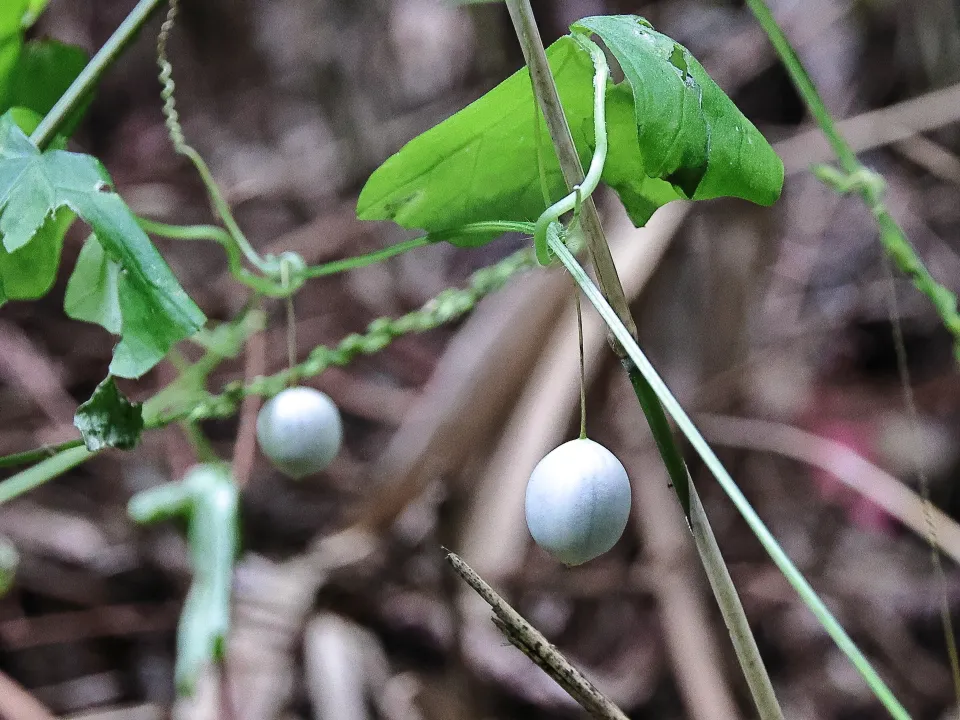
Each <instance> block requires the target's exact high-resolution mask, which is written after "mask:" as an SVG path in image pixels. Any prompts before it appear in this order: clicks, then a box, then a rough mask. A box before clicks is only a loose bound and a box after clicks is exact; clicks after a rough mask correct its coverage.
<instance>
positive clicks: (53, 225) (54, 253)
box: [0, 208, 74, 303]
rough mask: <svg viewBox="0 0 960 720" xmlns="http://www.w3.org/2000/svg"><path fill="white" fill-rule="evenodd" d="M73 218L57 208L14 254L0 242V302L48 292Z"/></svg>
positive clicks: (65, 209)
mask: <svg viewBox="0 0 960 720" xmlns="http://www.w3.org/2000/svg"><path fill="white" fill-rule="evenodd" d="M73 219H74V214H73V213H72V212H70V210H69V209H67V208H60V209H59V210H57V212H56V213H54V214H53V215H48V216H47V218H46V220H45V221H44V223H43V225H41V226H40V229H39V230H38V231H37V233H36V234H35V235H34V237H33V241H32V242H31V243H30V244H29V245H26V246H25V247H21V248H20V249H19V250H17V251H16V252H13V253H10V252H7V250H6V248H5V247H3V246H2V245H0V303H2V302H3V301H5V300H36V299H37V298H40V297H43V296H44V295H46V294H47V292H48V291H49V290H50V288H51V287H53V282H54V280H56V278H57V268H58V267H59V266H60V250H61V249H62V248H63V237H64V235H65V234H66V232H67V229H68V228H69V227H70V225H71V223H72V222H73Z"/></svg>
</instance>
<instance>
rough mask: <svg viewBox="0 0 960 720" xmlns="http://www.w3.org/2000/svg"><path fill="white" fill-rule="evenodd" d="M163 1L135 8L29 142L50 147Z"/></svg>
mask: <svg viewBox="0 0 960 720" xmlns="http://www.w3.org/2000/svg"><path fill="white" fill-rule="evenodd" d="M164 2H166V0H140V2H138V3H137V5H136V7H134V8H133V10H132V11H131V12H130V14H129V15H127V17H126V18H125V19H124V21H123V22H122V23H120V26H119V27H118V28H117V29H116V30H115V31H114V33H113V35H111V36H110V39H109V40H107V42H106V43H104V45H103V47H101V48H100V50H99V52H97V54H96V55H94V56H93V58H92V59H91V60H90V62H89V63H87V66H86V67H85V68H84V69H83V70H82V71H81V72H80V74H79V75H78V76H77V79H76V80H74V81H73V82H72V83H71V84H70V87H69V88H67V91H66V92H65V93H64V94H63V95H62V96H61V97H60V99H59V100H57V103H56V104H55V105H54V106H53V107H52V108H51V109H50V112H48V113H47V114H46V116H45V117H44V118H43V120H41V121H40V124H39V125H38V126H37V129H36V130H34V131H33V134H32V135H30V139H31V140H32V141H33V142H34V144H36V146H37V147H39V148H40V149H41V150H42V149H43V148H44V147H46V146H47V145H49V144H50V141H51V140H53V137H54V135H56V133H57V129H58V128H59V127H60V126H61V125H62V124H63V122H64V120H66V118H67V116H68V115H70V113H72V112H73V111H74V110H75V109H76V108H77V107H78V106H79V105H80V104H81V103H82V102H83V101H84V100H85V99H86V98H87V96H88V95H89V94H90V93H91V92H93V89H94V87H96V85H97V83H98V82H99V81H100V77H101V76H102V75H103V73H104V72H106V70H107V68H109V67H110V65H112V64H113V62H114V61H115V60H116V59H117V58H118V57H119V56H120V53H122V52H123V50H124V49H125V48H126V47H127V45H128V44H129V43H130V41H131V40H133V38H134V37H136V35H137V32H138V31H139V30H140V28H141V27H143V25H144V23H146V22H147V20H149V19H150V16H151V15H152V14H153V13H154V11H155V10H156V9H157V8H159V7H160V6H161V5H163V3H164Z"/></svg>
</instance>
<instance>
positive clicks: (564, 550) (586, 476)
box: [526, 439, 631, 565]
mask: <svg viewBox="0 0 960 720" xmlns="http://www.w3.org/2000/svg"><path fill="white" fill-rule="evenodd" d="M630 498H631V492H630V480H629V478H627V471H626V470H624V468H623V465H622V464H621V463H620V461H619V460H617V458H616V456H615V455H614V454H613V453H612V452H610V451H609V450H607V449H606V448H605V447H603V445H600V444H599V443H596V442H594V441H593V440H587V439H579V440H571V441H570V442H567V443H564V444H563V445H561V446H560V447H558V448H556V449H555V450H552V451H551V452H549V453H548V454H547V455H546V457H544V458H543V460H541V461H540V462H539V463H538V464H537V466H536V467H535V468H534V469H533V473H532V474H531V475H530V481H529V482H528V483H527V498H526V514H527V527H528V528H530V534H531V535H533V539H534V540H535V541H536V542H537V545H539V546H540V547H542V548H543V549H544V550H546V551H547V552H548V553H550V554H551V555H553V556H554V557H555V558H556V559H557V560H559V561H560V562H562V563H564V564H566V565H580V564H581V563H585V562H587V561H588V560H592V559H593V558H595V557H597V556H598V555H602V554H603V553H605V552H606V551H607V550H609V549H610V548H612V547H613V546H614V545H615V544H616V542H617V540H619V539H620V536H621V535H622V534H623V530H624V528H625V527H626V526H627V520H628V519H629V517H630Z"/></svg>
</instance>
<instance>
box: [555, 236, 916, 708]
mask: <svg viewBox="0 0 960 720" xmlns="http://www.w3.org/2000/svg"><path fill="white" fill-rule="evenodd" d="M550 247H551V249H552V250H553V251H554V253H555V254H556V255H557V257H559V258H560V261H561V262H562V263H563V264H564V266H565V267H566V268H567V270H568V271H569V272H570V274H571V275H572V276H573V278H574V280H576V282H577V284H578V285H579V286H580V287H581V289H582V290H583V293H584V295H586V296H587V299H588V300H589V301H590V302H591V303H593V305H594V307H595V308H596V309H597V312H599V313H600V316H601V317H602V318H603V320H604V322H605V323H606V324H607V326H608V327H609V328H610V330H611V331H612V332H613V334H614V335H615V336H616V338H617V340H619V341H620V343H621V344H622V345H623V347H624V349H625V350H626V352H627V354H628V356H629V358H630V360H631V361H632V362H633V363H634V364H635V365H636V367H637V369H638V370H639V372H640V373H642V375H643V377H644V379H645V380H646V382H647V383H648V384H649V385H650V388H651V389H652V391H653V393H654V394H655V395H656V398H657V399H658V400H659V402H660V403H661V404H662V405H663V407H665V408H666V410H667V412H669V413H670V416H671V417H672V418H673V420H674V422H676V424H677V426H678V427H679V428H680V430H681V431H682V432H683V434H684V435H685V436H686V437H687V439H688V440H689V441H690V444H691V445H692V446H693V448H694V449H695V450H696V451H697V454H698V455H700V457H701V458H702V459H703V462H704V463H705V464H706V466H707V467H708V468H709V469H710V472H711V473H713V475H714V477H715V478H716V479H717V482H718V483H719V484H720V486H721V487H722V488H723V490H724V492H726V493H727V495H728V496H729V498H730V499H731V501H732V502H733V504H734V505H735V506H736V508H737V510H739V512H740V514H741V515H742V516H743V518H744V520H746V522H747V525H749V526H750V529H751V530H752V531H753V533H754V534H755V535H756V536H757V538H758V539H759V540H760V543H761V544H762V545H763V547H764V549H765V550H766V551H767V554H768V555H770V558H771V559H772V560H773V562H774V563H775V564H776V565H777V567H778V568H779V569H780V571H781V572H782V573H783V575H784V577H786V578H787V580H788V581H789V582H790V584H791V585H792V586H793V588H794V589H795V590H796V591H797V593H798V594H799V595H800V598H801V599H802V600H803V602H804V603H805V604H806V605H807V607H809V608H810V610H811V611H812V612H813V614H814V615H815V616H816V618H817V620H818V621H819V622H820V624H821V625H822V626H823V627H824V629H825V630H826V631H827V633H828V634H829V635H830V637H831V638H833V640H834V642H836V644H837V646H838V647H839V648H840V649H841V650H842V651H843V653H844V654H846V656H847V657H848V658H849V659H850V661H851V662H852V663H853V665H854V666H855V667H856V668H857V670H858V671H859V672H860V674H861V675H862V676H863V678H864V680H866V682H867V684H868V685H869V686H870V688H871V689H872V690H873V692H874V694H875V695H876V696H877V698H878V699H879V700H880V701H881V702H882V703H883V705H884V707H886V708H887V710H888V711H889V712H890V714H891V715H892V716H893V717H895V718H897V720H909V718H910V715H909V713H907V711H906V709H905V708H904V707H903V706H902V705H901V704H900V702H899V701H898V700H897V699H896V697H895V696H894V695H893V693H892V692H891V691H890V689H889V688H888V687H887V685H886V683H884V682H883V680H882V679H881V678H880V676H879V675H878V674H877V672H876V670H874V669H873V666H871V665H870V662H869V661H868V660H867V658H866V657H865V656H864V655H863V653H862V652H860V649H859V648H858V647H857V646H856V644H855V643H854V642H853V640H851V639H850V636H849V635H847V633H846V631H845V630H844V629H843V627H842V626H841V625H840V623H839V622H838V621H837V619H836V618H835V617H834V616H833V614H832V613H831V612H830V610H829V609H828V608H827V606H826V605H825V604H824V603H823V601H822V600H821V599H820V597H819V596H818V595H817V593H816V592H815V591H814V589H813V588H812V587H811V586H810V584H809V583H808V582H807V581H806V579H805V578H804V577H803V575H802V574H801V573H800V571H799V570H797V568H796V566H795V565H794V564H793V563H792V562H791V560H790V558H789V557H787V554H786V553H785V552H784V551H783V549H782V548H781V547H780V545H779V543H777V541H776V539H775V538H774V537H773V535H772V534H771V533H770V531H769V530H768V529H767V527H766V525H764V523H763V521H762V520H761V519H760V517H759V516H758V515H757V513H756V512H755V511H754V509H753V508H752V507H751V505H750V502H749V501H748V500H747V499H746V497H745V496H744V495H743V493H742V492H741V490H740V488H739V487H737V484H736V483H735V482H734V481H733V478H732V477H731V476H730V474H729V473H728V472H727V470H726V468H724V467H723V464H722V463H721V462H720V459H719V458H718V457H717V456H716V454H715V453H714V452H713V450H712V449H711V448H710V446H709V445H708V444H707V441H706V440H704V438H703V435H701V434H700V431H699V430H697V428H696V426H695V425H694V424H693V421H692V420H691V419H690V417H689V416H688V415H687V413H686V412H685V411H684V410H683V408H682V407H681V406H680V403H679V402H677V400H676V398H675V397H674V396H673V393H671V392H670V389H669V388H668V387H667V385H666V383H664V382H663V380H662V379H661V377H660V376H659V375H658V374H657V371H656V370H655V369H654V368H653V365H651V364H650V361H649V360H648V359H647V357H646V356H645V355H644V354H643V352H642V351H641V350H640V347H639V346H638V345H637V343H636V342H635V341H634V339H633V337H631V335H630V332H629V331H628V330H627V328H626V327H624V325H623V323H622V322H620V319H619V318H618V317H617V314H616V313H615V312H614V311H613V308H611V307H610V305H609V304H608V303H607V301H606V300H605V299H604V298H603V295H602V294H601V293H600V291H599V290H598V289H597V287H596V286H595V285H594V284H593V282H592V281H591V280H590V278H589V277H587V274H586V272H585V271H584V270H583V268H582V267H580V264H579V263H578V262H577V260H576V258H574V257H573V255H572V254H570V251H569V250H567V248H566V247H565V246H564V245H563V243H562V242H560V240H559V238H557V237H556V236H551V238H550Z"/></svg>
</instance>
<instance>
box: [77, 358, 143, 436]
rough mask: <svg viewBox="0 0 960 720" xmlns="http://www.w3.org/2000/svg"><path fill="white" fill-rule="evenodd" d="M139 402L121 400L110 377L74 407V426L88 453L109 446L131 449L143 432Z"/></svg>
mask: <svg viewBox="0 0 960 720" xmlns="http://www.w3.org/2000/svg"><path fill="white" fill-rule="evenodd" d="M140 408H141V406H140V403H132V402H130V401H129V400H127V398H126V397H124V395H123V393H121V392H120V389H119V388H118V387H117V384H116V383H115V382H114V381H113V378H112V377H111V376H109V375H108V376H107V378H106V379H105V380H104V381H103V382H101V383H100V384H99V385H97V389H96V390H94V391H93V395H91V396H90V399H89V400H87V401H86V402H85V403H83V404H82V405H81V406H80V407H78V408H77V412H76V414H75V415H74V416H73V424H74V425H75V426H76V427H77V429H78V430H79V431H80V434H81V435H82V436H83V442H84V444H85V445H86V446H87V450H89V451H90V452H96V451H97V450H102V449H103V448H107V447H112V448H118V449H120V450H132V449H133V448H134V447H135V446H136V444H137V441H138V440H139V439H140V433H141V432H142V431H143V412H142V411H141V409H140Z"/></svg>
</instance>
